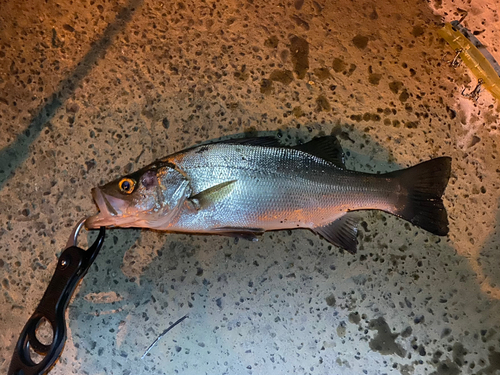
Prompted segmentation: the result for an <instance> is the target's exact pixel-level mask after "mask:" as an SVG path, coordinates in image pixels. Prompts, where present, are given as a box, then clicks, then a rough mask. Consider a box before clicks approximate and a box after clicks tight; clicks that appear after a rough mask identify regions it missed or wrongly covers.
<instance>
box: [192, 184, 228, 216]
mask: <svg viewBox="0 0 500 375" xmlns="http://www.w3.org/2000/svg"><path fill="white" fill-rule="evenodd" d="M236 181H237V180H232V181H227V182H223V183H221V184H218V185H215V186H212V187H211V188H208V189H206V190H203V191H201V192H199V193H198V194H196V195H193V196H192V197H191V198H189V201H191V203H192V205H193V207H195V208H196V210H201V209H203V208H206V207H208V206H210V205H212V204H214V203H216V202H219V201H221V200H222V199H224V198H226V197H227V196H228V195H229V193H231V191H233V189H234V183H235V182H236Z"/></svg>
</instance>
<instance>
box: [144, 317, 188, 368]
mask: <svg viewBox="0 0 500 375" xmlns="http://www.w3.org/2000/svg"><path fill="white" fill-rule="evenodd" d="M187 317H188V316H187V315H184V316H183V317H182V318H180V319H179V320H177V321H176V322H175V323H174V324H172V325H171V326H170V327H168V328H167V329H165V330H164V331H163V332H162V333H160V335H159V336H158V337H157V338H156V340H155V341H154V342H153V343H152V344H151V345H149V347H148V348H147V349H146V351H145V352H144V354H143V355H142V357H141V359H144V357H145V356H146V354H148V353H149V351H150V350H151V349H152V348H153V346H155V345H156V343H157V342H158V341H160V339H161V338H162V337H163V336H165V335H166V334H167V332H168V331H170V330H171V329H172V328H174V327H175V326H176V325H177V324H179V323H181V322H182V321H183V320H184V319H186V318H187Z"/></svg>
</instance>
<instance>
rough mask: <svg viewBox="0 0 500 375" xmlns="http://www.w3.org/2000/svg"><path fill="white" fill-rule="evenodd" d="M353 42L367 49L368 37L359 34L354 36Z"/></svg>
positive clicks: (360, 47)
mask: <svg viewBox="0 0 500 375" xmlns="http://www.w3.org/2000/svg"><path fill="white" fill-rule="evenodd" d="M352 43H353V44H354V45H355V46H356V47H358V48H359V49H365V48H366V46H367V45H368V37H367V36H364V35H359V34H358V35H356V36H355V37H354V38H352Z"/></svg>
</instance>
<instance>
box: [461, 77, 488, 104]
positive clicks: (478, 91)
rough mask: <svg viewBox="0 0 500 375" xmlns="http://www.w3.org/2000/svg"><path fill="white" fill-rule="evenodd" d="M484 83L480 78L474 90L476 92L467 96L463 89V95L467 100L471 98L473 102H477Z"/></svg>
mask: <svg viewBox="0 0 500 375" xmlns="http://www.w3.org/2000/svg"><path fill="white" fill-rule="evenodd" d="M483 83H484V81H483V79H482V78H479V79H478V81H477V85H476V87H475V88H474V90H472V91H471V92H470V93H468V94H465V89H463V90H462V95H463V96H465V97H466V98H470V99H472V100H473V101H475V102H477V100H478V99H479V94H480V93H481V86H482V84H483Z"/></svg>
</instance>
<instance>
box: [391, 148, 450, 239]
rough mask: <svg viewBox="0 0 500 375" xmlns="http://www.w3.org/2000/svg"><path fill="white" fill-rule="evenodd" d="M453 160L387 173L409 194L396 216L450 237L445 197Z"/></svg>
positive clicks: (429, 162) (432, 161)
mask: <svg viewBox="0 0 500 375" xmlns="http://www.w3.org/2000/svg"><path fill="white" fill-rule="evenodd" d="M450 170H451V158H449V157H440V158H436V159H432V160H429V161H426V162H423V163H420V164H417V165H415V166H413V167H410V168H408V169H403V170H400V171H395V172H392V173H389V174H387V176H388V177H395V178H398V179H399V182H400V184H401V186H402V187H403V189H405V190H406V191H407V195H406V196H405V197H404V198H402V199H400V201H399V202H398V203H397V204H396V207H395V211H394V212H393V213H394V214H395V215H398V216H400V217H401V218H403V219H405V220H408V221H409V222H410V223H412V224H415V225H417V226H419V227H421V228H423V229H425V230H427V231H429V232H431V233H433V234H436V235H438V236H445V235H447V234H448V216H447V214H446V208H445V207H444V204H443V200H442V199H441V196H442V195H443V193H444V190H445V189H446V185H447V184H448V180H449V178H450Z"/></svg>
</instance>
